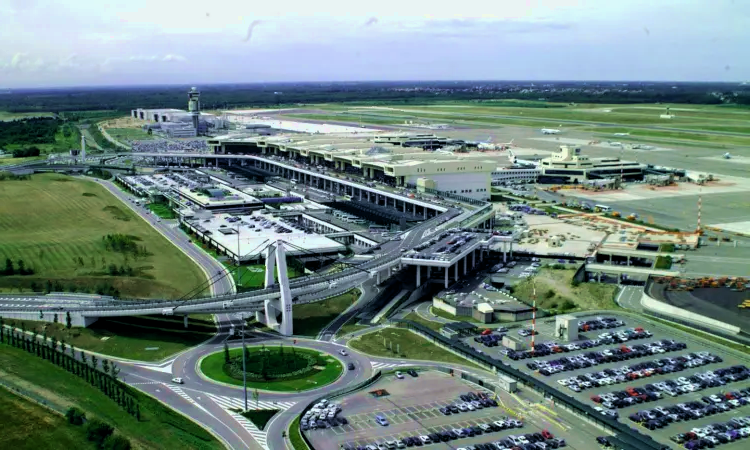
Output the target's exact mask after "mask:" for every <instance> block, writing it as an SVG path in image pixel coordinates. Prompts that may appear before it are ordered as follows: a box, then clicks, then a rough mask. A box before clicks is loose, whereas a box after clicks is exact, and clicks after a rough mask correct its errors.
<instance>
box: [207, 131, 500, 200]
mask: <svg viewBox="0 0 750 450" xmlns="http://www.w3.org/2000/svg"><path fill="white" fill-rule="evenodd" d="M445 143H447V140H445V139H443V138H439V137H436V136H433V135H425V134H419V135H416V134H409V133H395V134H370V135H367V134H364V135H356V136H355V135H352V134H340V135H277V136H223V137H218V138H214V139H209V140H208V145H209V147H210V148H211V149H212V152H213V153H214V154H220V155H231V154H236V155H257V156H264V157H270V158H282V159H288V160H291V161H294V162H295V163H297V164H300V165H304V166H309V167H310V168H315V169H335V170H337V171H339V172H344V173H351V174H352V175H356V176H361V177H364V178H365V179H367V180H373V181H380V182H383V183H386V184H390V185H393V186H416V187H418V188H419V187H421V188H426V189H434V190H437V191H442V192H448V193H451V194H457V195H462V196H465V197H469V198H473V199H477V200H489V198H490V186H491V182H492V172H493V171H496V170H497V165H498V163H497V161H493V160H491V159H489V158H487V157H486V156H484V155H482V154H472V153H453V152H448V151H441V150H437V151H429V149H430V148H432V147H433V146H440V145H444V144H445ZM423 145H424V146H426V148H427V149H425V148H423ZM249 162H250V163H251V164H255V165H258V164H260V165H262V161H257V160H255V161H253V160H250V161H249Z"/></svg>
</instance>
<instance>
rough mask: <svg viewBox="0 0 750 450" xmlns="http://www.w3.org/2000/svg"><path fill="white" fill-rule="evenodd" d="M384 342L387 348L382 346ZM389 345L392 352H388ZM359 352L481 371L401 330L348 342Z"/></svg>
mask: <svg viewBox="0 0 750 450" xmlns="http://www.w3.org/2000/svg"><path fill="white" fill-rule="evenodd" d="M384 340H385V341H386V344H387V345H388V347H385V346H383V341H384ZM391 343H392V344H393V351H391V350H390V346H391ZM349 345H350V346H351V347H352V348H353V349H355V350H357V351H360V352H363V353H367V354H368V355H372V356H382V357H387V358H403V359H417V360H423V361H433V362H445V363H451V364H463V365H465V366H472V367H476V368H478V369H481V367H480V366H478V365H476V364H474V363H472V362H470V361H469V360H467V359H464V358H462V357H460V356H458V355H456V354H454V353H452V352H449V351H448V350H445V349H443V348H441V347H438V346H437V345H435V344H433V343H432V342H430V341H428V340H427V339H425V338H423V337H422V336H420V335H418V334H416V333H412V332H411V331H409V330H406V329H403V328H384V329H381V330H378V331H376V332H374V333H367V334H363V335H362V336H359V337H357V338H356V339H354V340H352V341H350V342H349Z"/></svg>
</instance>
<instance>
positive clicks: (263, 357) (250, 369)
mask: <svg viewBox="0 0 750 450" xmlns="http://www.w3.org/2000/svg"><path fill="white" fill-rule="evenodd" d="M245 352H246V353H245V361H244V366H245V371H244V373H243V350H242V348H241V347H239V348H232V349H224V350H223V351H217V352H213V353H210V354H208V355H206V356H204V357H203V358H202V359H201V360H200V362H199V364H198V368H199V371H200V374H201V375H202V376H203V377H205V378H206V379H208V380H210V381H214V382H218V383H223V384H229V385H234V386H242V384H243V375H244V376H245V377H246V378H247V387H248V389H258V390H263V391H269V392H303V391H309V390H312V389H318V388H321V387H324V386H327V385H329V384H331V383H334V382H335V381H336V380H338V379H339V378H340V377H341V375H342V374H343V372H344V366H343V364H342V363H341V361H339V360H338V359H337V358H335V357H334V356H333V355H331V354H329V353H326V352H323V351H319V350H315V349H309V348H301V347H297V346H284V345H255V346H248V347H246V350H245Z"/></svg>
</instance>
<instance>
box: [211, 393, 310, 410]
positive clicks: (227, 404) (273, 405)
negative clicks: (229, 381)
mask: <svg viewBox="0 0 750 450" xmlns="http://www.w3.org/2000/svg"><path fill="white" fill-rule="evenodd" d="M208 396H209V398H211V400H213V401H214V402H216V403H217V404H218V405H219V406H221V407H222V408H224V409H245V400H244V399H243V398H239V397H226V396H224V395H213V394H208ZM295 404H296V402H268V401H257V402H256V401H255V400H253V399H252V398H251V397H249V398H248V399H247V408H248V409H278V410H281V411H284V410H287V409H289V408H291V407H292V406H294V405H295Z"/></svg>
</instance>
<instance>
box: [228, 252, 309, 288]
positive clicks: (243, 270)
mask: <svg viewBox="0 0 750 450" xmlns="http://www.w3.org/2000/svg"><path fill="white" fill-rule="evenodd" d="M288 261H289V259H287V262H288ZM224 265H225V266H226V267H227V268H229V269H231V270H232V271H233V272H232V274H233V277H234V280H235V282H236V284H237V286H238V287H241V288H245V289H256V288H260V287H262V286H263V284H264V282H265V276H266V275H265V273H266V266H265V265H264V264H249V265H243V266H240V275H239V277H240V278H239V282H237V272H236V270H237V266H236V265H234V264H231V263H230V262H227V261H224ZM286 273H287V276H288V277H289V278H296V277H298V276H300V275H302V272H300V271H299V270H298V269H297V268H296V267H295V266H292V265H290V264H287V271H286ZM274 276H275V279H276V280H278V279H279V274H278V272H277V273H276V274H275V275H274Z"/></svg>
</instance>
